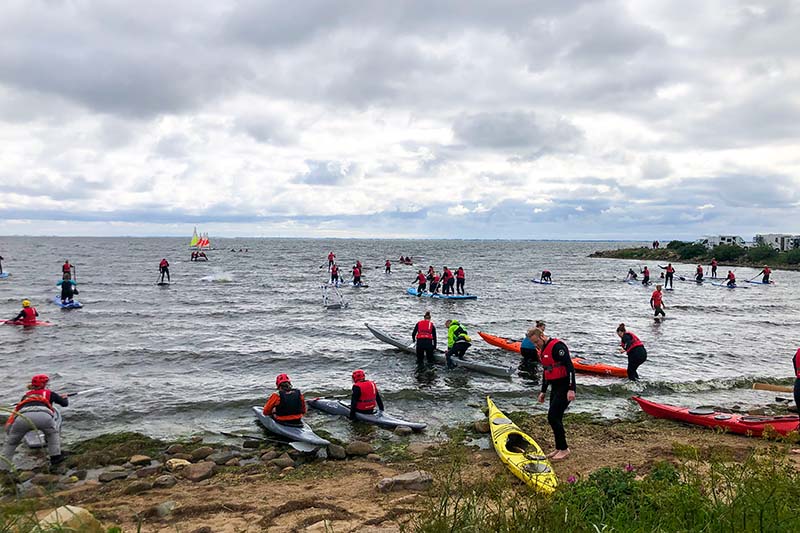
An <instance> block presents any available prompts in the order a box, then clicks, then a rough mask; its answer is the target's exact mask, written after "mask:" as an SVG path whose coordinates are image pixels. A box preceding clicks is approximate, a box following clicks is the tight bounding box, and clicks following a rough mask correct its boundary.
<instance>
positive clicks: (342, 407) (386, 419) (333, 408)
mask: <svg viewBox="0 0 800 533" xmlns="http://www.w3.org/2000/svg"><path fill="white" fill-rule="evenodd" d="M306 403H307V404H308V405H310V406H311V407H313V408H314V409H319V410H320V411H325V412H326V413H330V414H332V415H339V416H350V404H349V403H346V402H343V401H340V400H331V399H328V398H314V399H313V400H306ZM356 419H358V420H361V421H362V422H367V423H369V424H375V425H376V426H381V427H385V428H396V427H397V426H406V427H409V428H411V429H413V430H414V431H422V430H423V429H425V428H426V427H427V426H428V424H424V423H422V422H409V421H408V420H403V419H402V418H397V417H394V416H392V415H389V414H386V413H384V412H382V411H378V412H377V413H375V414H372V415H368V414H366V413H356Z"/></svg>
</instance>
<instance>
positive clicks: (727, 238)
mask: <svg viewBox="0 0 800 533" xmlns="http://www.w3.org/2000/svg"><path fill="white" fill-rule="evenodd" d="M697 242H699V243H700V244H702V245H704V246H705V247H706V248H713V247H715V246H719V245H720V244H735V245H736V246H742V247H744V246H747V243H746V242H744V239H742V238H741V237H739V236H738V235H705V236H703V238H701V239H700V240H698V241H697Z"/></svg>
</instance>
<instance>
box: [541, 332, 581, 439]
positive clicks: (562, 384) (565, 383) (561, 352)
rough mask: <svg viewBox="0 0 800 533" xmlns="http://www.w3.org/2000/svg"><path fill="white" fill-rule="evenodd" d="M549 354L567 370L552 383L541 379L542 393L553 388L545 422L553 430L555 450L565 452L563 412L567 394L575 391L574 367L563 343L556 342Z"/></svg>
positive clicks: (565, 407) (566, 402)
mask: <svg viewBox="0 0 800 533" xmlns="http://www.w3.org/2000/svg"><path fill="white" fill-rule="evenodd" d="M551 353H552V354H553V359H554V360H555V361H557V362H559V363H561V364H562V365H564V366H565V367H566V368H567V376H566V377H563V378H561V379H554V380H552V381H550V380H547V379H542V392H543V393H546V392H547V387H548V386H552V387H553V388H552V389H550V408H549V409H548V410H547V422H548V423H549V424H550V427H551V428H553V436H554V437H555V441H556V450H566V449H567V448H569V446H568V445H567V433H566V431H565V430H564V411H566V410H567V407H569V400H568V399H567V392H568V391H574V390H575V367H574V366H572V359H571V358H570V356H569V348H567V345H566V344H564V343H563V342H561V341H558V342H557V343H556V344H555V345H554V346H553V351H552V352H551Z"/></svg>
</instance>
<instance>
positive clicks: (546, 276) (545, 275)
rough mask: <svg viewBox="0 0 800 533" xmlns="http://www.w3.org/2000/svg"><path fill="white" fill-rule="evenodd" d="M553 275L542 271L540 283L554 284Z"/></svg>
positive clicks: (547, 271)
mask: <svg viewBox="0 0 800 533" xmlns="http://www.w3.org/2000/svg"><path fill="white" fill-rule="evenodd" d="M552 276H553V275H552V274H551V273H550V271H549V270H542V275H541V276H540V277H539V281H541V282H542V283H553V277H552Z"/></svg>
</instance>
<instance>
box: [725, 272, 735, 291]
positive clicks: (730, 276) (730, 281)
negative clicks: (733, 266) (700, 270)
mask: <svg viewBox="0 0 800 533" xmlns="http://www.w3.org/2000/svg"><path fill="white" fill-rule="evenodd" d="M725 279H727V281H726V282H725V285H727V286H728V287H735V286H736V274H734V273H733V271H732V270H728V277H727V278H725Z"/></svg>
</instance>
